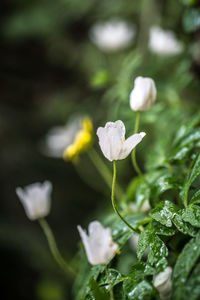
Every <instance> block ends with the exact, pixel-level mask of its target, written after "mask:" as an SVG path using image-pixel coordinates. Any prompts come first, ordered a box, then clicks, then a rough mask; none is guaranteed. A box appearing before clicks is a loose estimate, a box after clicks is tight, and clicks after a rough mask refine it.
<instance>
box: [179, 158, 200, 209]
mask: <svg viewBox="0 0 200 300" xmlns="http://www.w3.org/2000/svg"><path fill="white" fill-rule="evenodd" d="M199 174H200V154H198V156H197V157H196V159H195V162H194V165H193V167H192V170H191V172H190V175H189V178H187V180H186V182H185V184H184V186H183V189H182V191H181V193H180V196H181V199H182V202H183V204H184V206H187V197H188V191H189V188H190V185H191V184H192V182H193V181H194V180H195V179H196V178H197V176H198V175H199Z"/></svg>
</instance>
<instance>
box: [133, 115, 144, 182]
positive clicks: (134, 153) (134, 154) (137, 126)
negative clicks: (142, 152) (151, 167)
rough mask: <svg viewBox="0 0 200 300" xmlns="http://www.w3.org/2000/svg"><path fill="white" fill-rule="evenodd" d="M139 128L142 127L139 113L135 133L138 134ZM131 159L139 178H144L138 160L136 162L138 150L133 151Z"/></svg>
mask: <svg viewBox="0 0 200 300" xmlns="http://www.w3.org/2000/svg"><path fill="white" fill-rule="evenodd" d="M139 126H140V112H139V111H137V113H136V120H135V129H134V133H138V130H139ZM131 158H132V163H133V166H134V168H135V171H136V172H137V174H138V175H139V176H142V177H143V173H142V171H141V170H140V168H139V166H138V164H137V160H136V148H134V149H133V151H132V154H131Z"/></svg>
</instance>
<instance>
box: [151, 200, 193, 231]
mask: <svg viewBox="0 0 200 300" xmlns="http://www.w3.org/2000/svg"><path fill="white" fill-rule="evenodd" d="M149 214H150V216H151V217H152V218H153V219H155V220H156V221H158V222H160V223H161V224H162V225H165V226H167V227H172V225H173V224H174V225H175V226H176V227H177V228H178V230H179V231H180V232H182V233H183V234H188V235H190V236H195V235H196V230H195V228H193V227H192V226H191V225H190V224H188V223H185V222H184V221H183V219H182V216H181V210H178V208H177V207H176V206H175V205H174V204H173V203H172V202H170V201H168V200H165V201H162V202H160V203H159V204H158V205H157V207H156V208H154V209H152V210H151V211H150V213H149Z"/></svg>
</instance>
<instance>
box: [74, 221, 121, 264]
mask: <svg viewBox="0 0 200 300" xmlns="http://www.w3.org/2000/svg"><path fill="white" fill-rule="evenodd" d="M78 231H79V233H80V236H81V239H82V241H83V244H84V247H85V251H86V254H87V258H88V261H89V262H90V263H91V264H92V265H99V264H107V263H108V262H109V261H110V260H111V259H112V258H113V256H114V255H115V254H116V253H117V252H118V245H117V244H116V243H115V242H113V239H112V235H111V229H110V228H104V227H103V226H102V225H101V223H99V222H98V221H94V222H91V223H90V224H89V226H88V232H89V235H87V233H86V231H85V230H83V229H82V228H81V226H78Z"/></svg>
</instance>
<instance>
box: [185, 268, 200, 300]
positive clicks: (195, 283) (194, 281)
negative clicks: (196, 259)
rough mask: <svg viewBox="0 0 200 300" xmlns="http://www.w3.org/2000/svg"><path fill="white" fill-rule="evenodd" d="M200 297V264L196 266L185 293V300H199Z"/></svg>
mask: <svg viewBox="0 0 200 300" xmlns="http://www.w3.org/2000/svg"><path fill="white" fill-rule="evenodd" d="M199 296H200V264H198V265H197V266H196V268H195V269H194V271H193V272H192V274H191V276H190V278H189V279H188V281H187V284H186V285H185V288H184V291H183V298H182V299H183V300H188V299H190V300H198V299H199Z"/></svg>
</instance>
